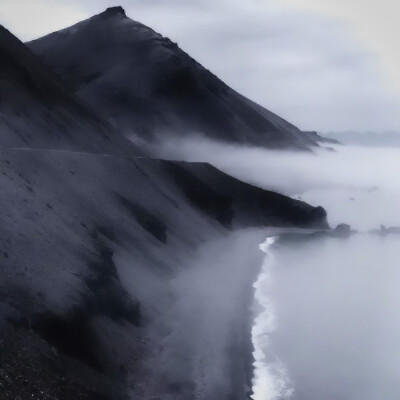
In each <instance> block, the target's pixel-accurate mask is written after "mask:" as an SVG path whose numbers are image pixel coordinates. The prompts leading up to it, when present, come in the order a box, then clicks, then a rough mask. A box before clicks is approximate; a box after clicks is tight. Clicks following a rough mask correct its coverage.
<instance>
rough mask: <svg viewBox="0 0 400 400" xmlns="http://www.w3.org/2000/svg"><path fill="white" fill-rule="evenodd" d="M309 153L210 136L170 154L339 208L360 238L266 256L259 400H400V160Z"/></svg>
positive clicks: (340, 150) (291, 247) (260, 286)
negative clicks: (396, 230)
mask: <svg viewBox="0 0 400 400" xmlns="http://www.w3.org/2000/svg"><path fill="white" fill-rule="evenodd" d="M329 147H332V149H328V148H326V147H324V148H320V149H316V150H315V151H313V152H312V153H307V152H280V151H269V150H263V149H260V148H251V147H243V146H242V147H241V146H232V145H231V146H227V145H226V144H223V145H222V144H218V143H215V142H210V141H208V140H204V139H197V140H186V141H179V142H176V143H174V144H172V145H169V146H164V147H163V150H162V152H163V154H164V155H165V156H167V157H174V158H181V159H185V160H191V161H207V162H210V163H212V164H214V165H215V166H217V167H218V168H220V169H222V170H224V171H226V172H228V173H231V174H233V175H235V176H236V177H238V178H239V179H242V180H245V181H250V182H252V183H253V184H255V185H258V186H261V187H264V188H269V189H274V190H278V191H281V192H284V193H287V194H290V195H292V196H293V197H296V198H301V199H303V200H305V201H307V202H309V203H312V204H314V205H322V206H324V207H325V208H326V210H327V211H328V219H329V222H330V223H331V225H332V226H334V225H335V224H337V223H340V222H346V223H350V224H351V225H352V227H353V228H355V229H357V230H358V231H359V232H360V233H359V234H357V235H355V236H352V237H351V238H349V239H334V238H326V239H320V240H313V241H307V242H300V243H296V244H293V243H292V244H282V243H281V242H280V241H279V240H277V242H276V243H275V244H272V245H271V243H270V242H266V243H267V244H268V243H270V246H267V247H265V246H264V247H263V249H264V251H266V258H265V261H264V265H263V266H262V269H261V273H260V275H259V278H258V280H257V281H256V283H255V304H256V305H257V306H258V307H259V308H257V309H256V312H255V314H254V324H253V330H252V338H253V345H254V354H253V355H254V358H255V362H254V375H253V390H254V393H253V395H252V398H253V399H254V400H280V399H289V398H290V399H295V400H321V399H340V400H354V399H363V400H380V399H385V400H392V399H393V400H394V399H397V398H398V397H399V395H400V383H399V382H400V381H399V379H398V377H399V371H400V350H399V349H400V292H399V290H398V282H399V279H400V268H399V266H400V249H399V247H398V237H397V236H395V235H393V236H386V237H382V236H376V235H371V234H369V233H368V232H369V230H370V229H374V228H375V229H376V228H379V227H380V225H381V224H384V225H386V226H400V207H399V206H398V200H399V198H400V180H399V179H398V176H397V173H398V171H400V151H399V149H396V148H390V147H386V148H384V147H379V148H378V147H361V146H348V145H347V146H343V145H335V146H329Z"/></svg>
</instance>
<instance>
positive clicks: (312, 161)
mask: <svg viewBox="0 0 400 400" xmlns="http://www.w3.org/2000/svg"><path fill="white" fill-rule="evenodd" d="M158 151H161V154H162V155H163V156H164V157H167V158H175V159H183V160H187V161H205V162H209V163H211V164H213V165H215V166H216V167H217V168H220V169H221V170H223V171H225V172H227V173H229V174H231V175H233V176H235V177H237V178H239V179H241V180H243V181H246V182H250V183H252V184H255V185H257V186H260V187H263V188H266V189H272V190H276V191H279V192H282V193H285V194H288V195H292V196H294V197H296V198H299V199H302V200H305V201H307V202H309V203H311V204H313V205H322V206H324V207H325V208H326V209H327V210H328V214H329V221H330V223H331V224H332V225H336V224H338V223H341V222H346V223H350V224H351V225H352V226H353V227H354V228H356V229H360V230H362V231H368V230H370V229H374V228H379V226H380V225H381V224H384V225H386V226H400V208H399V207H398V201H397V199H398V198H399V196H400V179H398V176H397V173H398V171H400V149H398V148H389V147H386V148H383V147H380V148H378V147H377V148H373V147H364V146H344V145H335V146H332V145H329V146H325V147H321V148H316V149H315V150H314V151H313V152H298V151H296V152H294V151H293V152H288V151H272V150H266V149H262V148H259V147H245V146H236V145H228V144H225V143H216V142H212V141H209V140H207V139H200V138H199V139H187V140H177V141H175V142H169V143H165V144H163V146H162V147H161V150H158Z"/></svg>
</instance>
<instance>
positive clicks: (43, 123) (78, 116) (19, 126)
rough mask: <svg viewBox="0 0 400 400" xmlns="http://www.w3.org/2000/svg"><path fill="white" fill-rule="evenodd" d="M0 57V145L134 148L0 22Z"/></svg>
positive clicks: (101, 149)
mask: <svg viewBox="0 0 400 400" xmlns="http://www.w3.org/2000/svg"><path fill="white" fill-rule="evenodd" d="M0 60H1V62H0V93H1V98H0V130H1V135H0V146H1V147H23V148H27V149H32V148H36V149H58V150H75V151H91V152H97V153H113V152H115V153H118V154H130V155H132V154H135V153H136V151H135V150H134V147H133V145H130V144H129V143H127V140H126V139H125V138H123V137H122V136H120V135H119V134H118V133H117V132H115V130H114V129H112V128H111V127H110V126H109V125H108V124H107V123H105V122H104V121H103V120H101V118H99V117H98V116H97V115H96V114H95V113H94V112H93V110H91V109H90V108H89V107H88V106H87V105H86V104H84V102H83V101H82V99H80V98H79V97H77V96H76V95H75V94H74V93H73V92H72V91H71V90H70V89H67V88H66V86H65V84H64V82H62V81H61V80H60V79H59V78H58V77H57V76H56V75H55V74H54V73H53V72H52V71H51V70H50V69H49V68H48V67H47V66H45V65H44V64H43V63H42V62H41V61H40V60H39V59H38V57H37V56H35V55H34V54H33V53H32V52H31V51H30V50H29V49H28V48H27V47H26V46H25V45H24V44H23V43H21V42H20V41H19V40H18V39H17V38H16V37H14V36H13V35H12V34H11V33H10V32H9V31H7V30H6V29H5V28H3V27H2V26H0Z"/></svg>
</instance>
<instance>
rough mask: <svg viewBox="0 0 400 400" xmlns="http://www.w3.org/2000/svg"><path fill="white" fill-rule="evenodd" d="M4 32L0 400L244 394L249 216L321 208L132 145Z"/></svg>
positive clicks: (321, 223)
mask: <svg viewBox="0 0 400 400" xmlns="http://www.w3.org/2000/svg"><path fill="white" fill-rule="evenodd" d="M107 18H108V17H107ZM118 18H119V17H118ZM0 39H1V40H0V52H1V54H2V56H4V62H2V64H1V65H0V71H1V74H0V85H2V88H4V89H5V88H7V90H5V91H4V92H2V99H1V103H0V107H1V112H2V113H1V118H2V129H3V130H2V133H4V135H3V136H2V137H1V140H2V142H1V144H2V146H3V147H2V149H1V150H0V184H1V188H2V190H1V191H0V202H1V205H2V206H1V208H0V265H1V271H2V272H1V276H2V279H1V280H0V387H1V397H2V399H3V398H4V399H7V400H8V399H10V400H11V399H12V400H14V399H17V398H20V399H23V400H25V399H32V397H35V396H36V398H39V399H59V400H65V399H67V400H69V399H71V400H72V399H74V400H75V399H77V398H80V399H93V400H94V399H102V400H105V399H110V400H111V399H112V400H115V399H128V398H141V399H154V398H157V397H158V398H162V399H163V400H164V399H171V400H172V399H174V400H177V399H182V400H184V399H185V400H186V399H188V398H198V399H210V398H213V397H215V396H217V397H218V398H226V399H235V398H238V399H239V398H240V399H241V398H243V396H244V394H245V392H246V390H247V387H246V382H247V381H246V379H247V375H246V362H245V361H244V360H243V359H242V357H241V355H242V354H243V352H244V351H247V352H248V348H247V347H246V346H247V342H246V338H247V336H246V335H248V334H249V332H248V331H247V328H248V325H247V322H248V314H247V306H248V292H249V287H251V281H252V279H253V278H254V274H255V273H256V271H257V268H259V265H260V262H261V260H260V258H261V256H262V255H261V253H259V252H257V251H253V249H256V248H257V244H258V243H259V242H261V241H262V239H263V236H264V235H265V234H264V233H263V232H260V231H254V230H252V229H250V228H253V227H259V228H262V227H265V226H299V227H322V228H325V227H326V226H327V223H326V215H325V212H324V210H322V209H320V208H314V207H311V206H309V205H307V204H305V203H303V202H299V201H295V200H292V199H290V198H287V197H285V196H281V195H279V194H276V193H272V192H268V191H264V190H262V189H259V188H256V187H253V186H250V185H247V184H246V183H243V182H240V181H238V180H236V179H234V178H232V177H229V176H227V175H226V174H223V173H222V172H220V171H218V170H216V169H215V168H213V167H211V166H210V165H207V164H201V163H198V164H191V163H180V162H173V161H163V160H152V159H146V158H143V157H137V156H136V154H137V153H136V149H135V148H134V147H133V145H132V144H131V143H130V142H129V141H127V140H125V139H124V138H123V137H122V136H119V134H118V132H116V131H114V130H111V128H109V126H108V125H107V124H106V123H104V122H102V120H101V118H100V117H98V116H96V114H94V112H93V111H90V110H89V109H88V108H87V106H85V105H84V104H83V103H82V101H81V100H79V99H78V98H77V97H76V96H75V95H74V94H73V93H72V92H69V91H68V90H67V89H66V88H65V87H64V85H63V84H62V82H60V81H59V79H58V78H57V77H56V76H54V75H53V74H52V73H49V72H48V70H47V69H46V68H45V67H44V66H43V65H42V64H41V63H40V61H38V60H37V59H36V57H35V56H34V55H33V54H32V53H31V52H30V51H29V50H28V49H26V48H25V47H24V45H23V44H21V43H20V42H19V41H18V40H17V39H15V38H14V37H13V36H12V35H11V34H10V33H9V32H8V31H6V30H4V29H2V30H1V31H0ZM47 112H48V114H47ZM22 127H23V129H22ZM5 147H9V148H5ZM10 147H16V148H10ZM239 228H249V229H250V230H249V231H244V232H237V229H239ZM239 355H240V356H239ZM221 371H222V372H221Z"/></svg>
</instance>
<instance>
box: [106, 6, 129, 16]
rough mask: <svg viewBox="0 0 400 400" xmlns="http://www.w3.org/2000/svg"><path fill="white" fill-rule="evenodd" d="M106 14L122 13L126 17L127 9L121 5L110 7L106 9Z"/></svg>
mask: <svg viewBox="0 0 400 400" xmlns="http://www.w3.org/2000/svg"><path fill="white" fill-rule="evenodd" d="M104 14H105V15H109V16H114V15H122V16H124V17H126V14H125V10H124V9H123V8H122V7H121V6H117V7H109V8H107V10H106V11H104Z"/></svg>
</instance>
